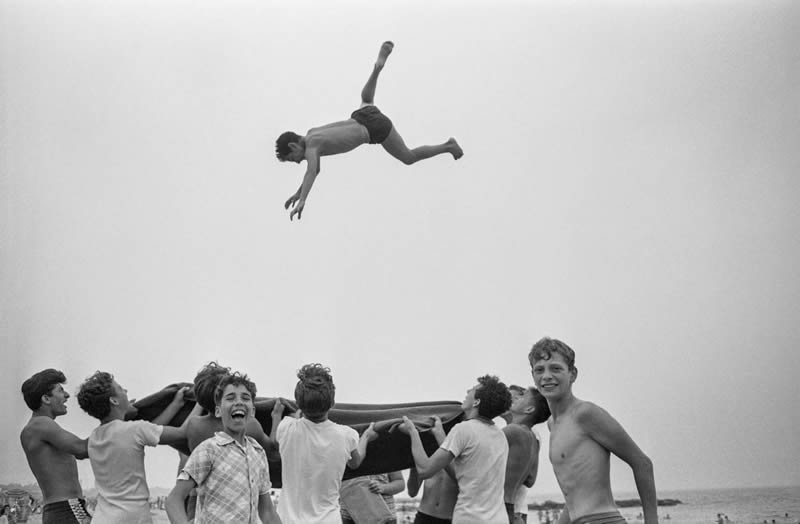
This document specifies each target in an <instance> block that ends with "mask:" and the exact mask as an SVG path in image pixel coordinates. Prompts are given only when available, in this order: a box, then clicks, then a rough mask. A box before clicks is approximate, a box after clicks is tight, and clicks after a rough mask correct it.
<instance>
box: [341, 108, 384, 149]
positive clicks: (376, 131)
mask: <svg viewBox="0 0 800 524" xmlns="http://www.w3.org/2000/svg"><path fill="white" fill-rule="evenodd" d="M350 118H352V119H353V120H355V121H356V122H358V123H359V124H361V125H362V126H364V127H366V128H367V132H368V133H369V143H370V144H380V143H381V142H383V141H384V140H386V138H387V137H388V136H389V133H391V132H392V121H391V120H389V117H387V116H386V115H384V114H383V113H381V110H380V109H378V108H377V107H375V106H364V107H362V108H361V109H357V110H355V111H353V114H352V115H350Z"/></svg>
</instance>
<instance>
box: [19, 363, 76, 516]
mask: <svg viewBox="0 0 800 524" xmlns="http://www.w3.org/2000/svg"><path fill="white" fill-rule="evenodd" d="M66 381H67V378H66V377H65V376H64V373H62V372H61V371H58V370H56V369H45V370H43V371H40V372H38V373H36V374H34V375H33V376H32V377H30V378H29V379H27V380H26V381H25V382H23V383H22V397H23V398H24V400H25V404H27V406H28V407H29V408H30V410H31V411H32V412H33V413H32V414H31V418H30V420H29V421H28V423H27V424H26V425H25V427H24V428H22V432H21V433H20V435H19V439H20V442H21V443H22V449H23V450H24V451H25V457H26V458H27V459H28V465H29V466H30V468H31V471H32V472H33V476H34V477H36V482H37V483H38V484H39V489H41V490H42V499H43V500H42V504H44V508H43V509H42V523H43V524H51V523H55V522H64V523H68V524H69V523H76V524H85V523H87V522H89V520H90V516H89V514H88V512H87V511H86V501H85V500H84V498H83V490H82V489H81V484H80V481H79V480H78V464H77V462H76V460H75V459H76V458H79V459H85V458H87V457H88V456H89V453H88V450H87V441H86V439H81V438H78V437H77V436H75V435H73V434H72V433H70V432H69V431H66V430H65V429H63V428H62V427H61V426H59V425H58V423H57V422H56V421H55V419H56V418H57V417H60V416H61V415H65V414H66V413H67V399H69V393H67V392H66V391H65V390H64V387H63V384H64V383H65V382H66ZM9 510H10V507H9Z"/></svg>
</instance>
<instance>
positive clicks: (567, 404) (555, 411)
mask: <svg viewBox="0 0 800 524" xmlns="http://www.w3.org/2000/svg"><path fill="white" fill-rule="evenodd" d="M577 400H578V399H577V398H576V397H575V395H573V394H572V391H569V392H568V393H566V394H565V395H564V396H563V397H559V398H555V399H548V400H547V405H548V406H549V407H550V415H551V416H552V417H553V420H558V417H559V416H561V415H563V414H564V413H566V412H567V411H569V409H570V408H571V407H572V406H573V404H575V402H577Z"/></svg>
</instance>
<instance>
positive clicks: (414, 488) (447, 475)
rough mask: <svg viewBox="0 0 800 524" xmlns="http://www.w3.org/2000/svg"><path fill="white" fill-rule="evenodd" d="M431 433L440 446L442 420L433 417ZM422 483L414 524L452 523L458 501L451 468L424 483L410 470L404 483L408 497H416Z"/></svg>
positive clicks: (442, 429)
mask: <svg viewBox="0 0 800 524" xmlns="http://www.w3.org/2000/svg"><path fill="white" fill-rule="evenodd" d="M431 431H432V432H433V436H434V438H436V443H437V444H439V445H440V446H441V445H442V442H444V438H445V433H444V428H442V419H440V418H439V417H434V421H433V429H432V430H431ZM448 468H449V470H450V471H448ZM451 475H452V476H451ZM423 483H424V487H423V490H422V499H421V500H420V501H419V507H418V508H417V514H416V516H415V517H414V524H450V523H451V522H452V521H453V509H454V508H455V506H456V500H457V499H458V484H457V483H456V480H455V472H454V471H453V470H452V467H451V466H448V467H447V468H445V469H443V470H440V471H438V472H437V473H436V474H434V475H433V476H432V477H430V478H427V479H425V480H424V481H423V480H422V479H420V478H419V472H417V468H411V472H410V473H409V475H408V482H407V483H406V490H407V491H408V496H409V497H416V496H417V493H419V488H420V486H422V485H423Z"/></svg>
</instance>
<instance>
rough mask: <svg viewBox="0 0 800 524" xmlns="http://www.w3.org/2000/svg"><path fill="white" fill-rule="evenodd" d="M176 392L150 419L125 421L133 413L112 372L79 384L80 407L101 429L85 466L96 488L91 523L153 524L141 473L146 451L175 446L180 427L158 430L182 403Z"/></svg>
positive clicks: (92, 441) (180, 391)
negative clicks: (127, 414) (88, 465)
mask: <svg viewBox="0 0 800 524" xmlns="http://www.w3.org/2000/svg"><path fill="white" fill-rule="evenodd" d="M188 389H189V388H186V387H184V388H180V389H178V391H177V392H176V393H175V398H174V399H173V400H172V402H171V403H170V404H169V406H167V408H165V409H164V411H163V412H162V413H161V415H159V416H158V417H156V418H155V419H154V422H155V424H154V423H151V422H147V421H144V420H135V421H126V420H125V415H126V413H128V412H129V411H130V410H131V404H130V401H129V400H128V391H127V390H126V389H125V388H123V387H122V386H120V385H119V384H118V383H117V381H116V380H114V376H113V375H111V374H110V373H106V372H103V371H98V372H96V373H95V374H94V375H92V376H91V377H89V378H87V379H86V380H85V381H84V382H83V384H81V387H80V390H79V391H78V404H80V406H81V408H83V410H84V411H86V412H87V413H88V414H89V415H91V416H93V417H95V418H96V419H98V420H100V425H99V426H98V427H96V428H95V429H94V430H93V431H92V433H91V434H90V435H89V439H88V440H89V442H88V448H89V461H90V462H91V464H92V472H93V473H94V478H95V488H97V506H96V507H95V510H94V515H93V516H92V523H93V524H151V523H152V522H153V520H152V518H151V517H150V490H149V489H148V487H147V479H146V477H145V472H144V447H145V446H157V445H158V444H173V443H179V442H181V441H182V440H184V439H185V435H184V428H183V427H180V428H175V427H170V426H162V425H159V424H166V423H168V422H169V421H170V420H171V419H172V417H174V416H175V415H176V414H177V413H178V411H179V410H180V408H181V407H182V406H183V404H184V403H185V400H184V398H183V395H184V393H185V392H186V391H187V390H188Z"/></svg>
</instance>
